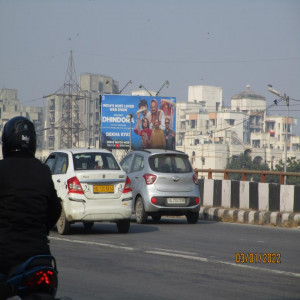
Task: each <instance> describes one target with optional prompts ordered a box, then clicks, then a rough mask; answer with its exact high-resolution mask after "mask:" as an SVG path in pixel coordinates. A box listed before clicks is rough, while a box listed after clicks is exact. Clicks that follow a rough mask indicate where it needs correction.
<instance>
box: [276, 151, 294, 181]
mask: <svg viewBox="0 0 300 300" xmlns="http://www.w3.org/2000/svg"><path fill="white" fill-rule="evenodd" d="M275 170H276V171H280V172H283V170H284V162H283V161H282V160H280V161H279V163H278V164H277V165H276V166H275ZM286 171H287V172H296V173H300V159H298V160H296V157H288V159H287V162H286ZM286 183H287V184H293V185H300V177H296V176H287V178H286Z"/></svg>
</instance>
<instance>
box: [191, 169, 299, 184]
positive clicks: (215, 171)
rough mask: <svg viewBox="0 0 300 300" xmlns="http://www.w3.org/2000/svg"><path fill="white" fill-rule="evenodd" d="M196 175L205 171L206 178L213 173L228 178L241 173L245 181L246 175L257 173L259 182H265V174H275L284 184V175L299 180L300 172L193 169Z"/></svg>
mask: <svg viewBox="0 0 300 300" xmlns="http://www.w3.org/2000/svg"><path fill="white" fill-rule="evenodd" d="M194 171H195V173H196V175H197V176H198V173H207V174H208V179H212V174H213V173H221V174H222V173H223V174H224V179H229V174H230V173H231V174H242V178H241V180H242V181H247V175H250V174H251V175H257V174H260V182H266V175H277V176H279V178H280V184H284V177H285V176H295V177H299V180H300V173H298V172H280V171H255V170H244V169H242V170H232V169H197V168H196V169H194Z"/></svg>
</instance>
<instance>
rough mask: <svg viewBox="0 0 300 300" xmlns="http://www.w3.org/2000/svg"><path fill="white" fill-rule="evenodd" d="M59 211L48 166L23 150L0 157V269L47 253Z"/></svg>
mask: <svg viewBox="0 0 300 300" xmlns="http://www.w3.org/2000/svg"><path fill="white" fill-rule="evenodd" d="M60 213H61V204H60V201H59V199H58V198H57V194H56V190H55V188H54V184H53V181H52V178H51V173H50V170H49V168H48V167H47V166H45V165H43V164H42V163H41V162H40V161H39V160H38V159H36V158H34V157H33V156H32V155H30V154H27V153H24V152H14V153H13V154H11V155H9V156H8V157H7V158H5V159H3V160H0V273H7V272H8V270H9V269H10V268H11V267H13V266H14V265H16V264H19V263H21V262H23V261H25V260H26V259H27V258H29V257H31V256H33V255H38V254H49V253H50V249H49V240H48V237H47V236H48V234H49V229H51V228H52V227H53V226H54V225H55V224H56V222H57V220H58V218H59V216H60Z"/></svg>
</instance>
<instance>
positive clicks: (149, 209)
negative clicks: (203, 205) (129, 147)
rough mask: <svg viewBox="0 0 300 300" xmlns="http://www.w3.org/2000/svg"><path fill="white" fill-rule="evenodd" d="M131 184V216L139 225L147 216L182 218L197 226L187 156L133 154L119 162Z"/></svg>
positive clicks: (193, 177) (195, 192) (192, 177)
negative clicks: (182, 216)
mask: <svg viewBox="0 0 300 300" xmlns="http://www.w3.org/2000/svg"><path fill="white" fill-rule="evenodd" d="M120 164H121V167H122V168H123V170H124V171H125V172H126V173H127V176H128V177H129V178H130V181H131V184H132V196H133V201H134V203H133V213H135V217H136V221H137V223H139V224H142V223H146V221H147V218H148V216H151V217H152V219H153V220H154V221H156V222H158V221H159V220H160V219H161V216H162V215H173V216H174V215H175V216H180V215H185V216H186V218H187V221H188V223H190V224H194V223H197V220H198V218H199V210H200V191H199V186H198V178H197V176H196V175H195V173H194V171H193V168H192V166H191V164H190V161H189V159H188V156H187V155H186V154H185V153H183V152H180V151H170V150H158V149H147V150H140V151H132V152H130V153H129V154H127V155H126V156H125V157H124V158H123V159H122V161H121V162H120Z"/></svg>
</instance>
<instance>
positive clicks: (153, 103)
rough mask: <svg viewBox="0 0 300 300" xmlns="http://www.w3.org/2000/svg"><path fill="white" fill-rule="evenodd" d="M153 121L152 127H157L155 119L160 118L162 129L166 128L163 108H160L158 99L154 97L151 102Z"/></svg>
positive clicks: (151, 122)
mask: <svg viewBox="0 0 300 300" xmlns="http://www.w3.org/2000/svg"><path fill="white" fill-rule="evenodd" d="M150 107H151V121H150V128H151V129H154V128H155V124H154V123H155V120H156V119H158V121H159V127H160V129H162V130H164V129H165V115H164V113H163V111H162V110H161V109H158V102H157V100H156V99H152V101H151V104H150Z"/></svg>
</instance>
